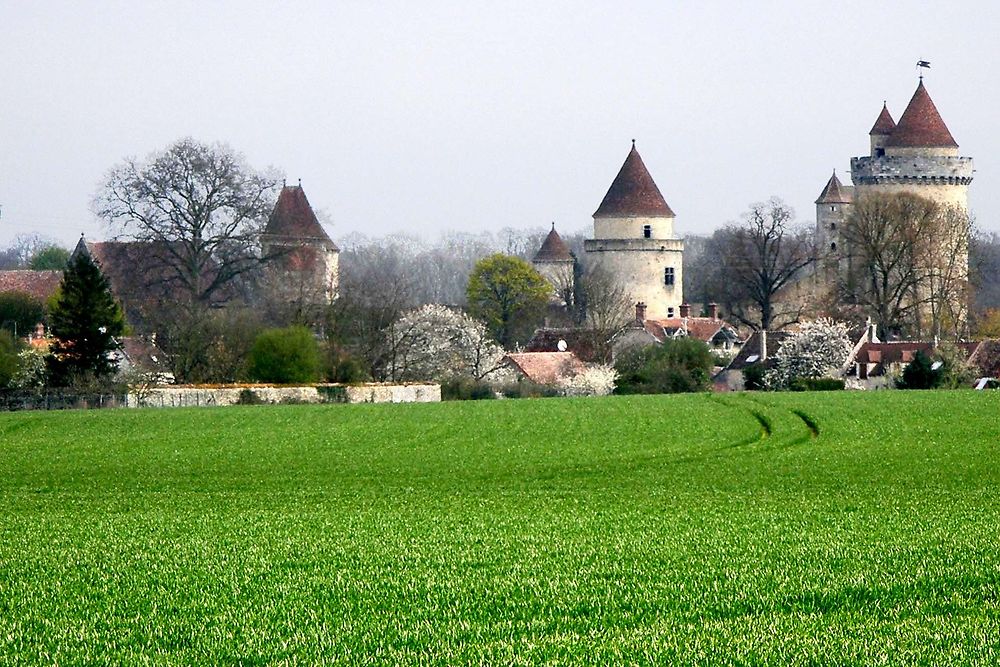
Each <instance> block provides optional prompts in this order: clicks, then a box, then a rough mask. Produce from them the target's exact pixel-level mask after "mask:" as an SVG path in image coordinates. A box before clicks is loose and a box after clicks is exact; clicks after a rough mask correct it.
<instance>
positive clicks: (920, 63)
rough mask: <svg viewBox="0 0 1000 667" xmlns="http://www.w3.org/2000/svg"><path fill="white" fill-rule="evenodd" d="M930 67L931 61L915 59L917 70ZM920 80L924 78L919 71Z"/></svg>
mask: <svg viewBox="0 0 1000 667" xmlns="http://www.w3.org/2000/svg"><path fill="white" fill-rule="evenodd" d="M930 68H931V61H930V60H918V61H917V70H922V69H930ZM920 80H921V81H923V80H924V73H923V72H922V71H921V72H920Z"/></svg>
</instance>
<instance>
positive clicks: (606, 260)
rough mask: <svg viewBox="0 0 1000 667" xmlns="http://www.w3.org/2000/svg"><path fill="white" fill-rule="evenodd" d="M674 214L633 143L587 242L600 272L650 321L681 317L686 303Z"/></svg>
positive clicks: (681, 248) (681, 247)
mask: <svg viewBox="0 0 1000 667" xmlns="http://www.w3.org/2000/svg"><path fill="white" fill-rule="evenodd" d="M674 217H675V216H674V212H673V211H672V210H670V207H669V206H668V205H667V202H666V200H665V199H664V198H663V195H662V194H660V189H659V188H658V187H656V183H655V182H654V181H653V177H652V176H650V175H649V171H648V170H647V169H646V165H645V164H643V161H642V158H641V157H640V156H639V151H637V150H636V148H635V142H634V141H633V142H632V150H631V151H630V152H629V154H628V157H626V158H625V163H624V164H623V165H622V168H621V170H619V172H618V175H617V176H616V177H615V180H614V181H613V182H612V183H611V187H610V188H609V189H608V193H607V194H606V195H605V196H604V200H603V201H602V202H601V205H600V206H599V207H598V209H597V211H596V212H595V213H594V238H593V239H589V240H587V241H585V242H584V251H585V252H586V253H587V258H588V261H589V262H590V263H592V264H593V265H594V266H595V267H599V268H601V269H604V270H605V271H607V272H608V273H609V274H610V275H612V276H615V277H616V278H617V279H618V280H619V281H620V283H621V285H622V286H624V287H625V288H626V289H627V290H628V291H629V293H630V294H631V298H632V301H633V302H643V303H645V304H646V314H647V317H648V318H649V319H663V318H667V317H676V316H677V313H678V312H679V309H680V305H681V303H683V302H684V295H683V293H682V288H681V282H682V276H681V260H682V257H683V254H684V242H683V241H682V240H680V239H678V238H675V237H674Z"/></svg>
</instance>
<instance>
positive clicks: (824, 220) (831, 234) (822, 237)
mask: <svg viewBox="0 0 1000 667" xmlns="http://www.w3.org/2000/svg"><path fill="white" fill-rule="evenodd" d="M852 201H854V188H853V187H848V186H844V185H842V184H841V183H840V179H839V178H837V172H836V170H834V172H833V175H832V176H831V177H830V180H829V181H827V182H826V186H825V187H824V188H823V192H821V193H819V197H817V199H816V247H817V250H818V252H819V253H820V255H821V256H822V255H827V254H829V255H834V254H836V252H837V249H838V246H839V245H840V237H839V234H840V228H841V226H842V225H843V222H844V219H845V218H846V216H847V211H848V210H850V206H851V202H852Z"/></svg>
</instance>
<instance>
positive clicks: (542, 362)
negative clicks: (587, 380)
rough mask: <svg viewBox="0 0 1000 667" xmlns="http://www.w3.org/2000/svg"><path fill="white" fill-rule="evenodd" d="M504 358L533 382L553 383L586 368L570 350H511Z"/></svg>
mask: <svg viewBox="0 0 1000 667" xmlns="http://www.w3.org/2000/svg"><path fill="white" fill-rule="evenodd" d="M506 358H507V359H508V360H509V361H510V363H511V364H513V365H514V367H515V368H516V369H517V370H518V371H520V372H521V374H522V375H524V377H525V378H526V379H527V380H529V381H530V382H534V383H535V384H555V383H556V381H558V380H559V379H561V378H569V377H573V376H575V375H577V374H579V373H582V372H583V371H584V370H585V369H586V366H584V364H583V362H582V361H580V360H579V359H577V358H576V355H575V354H573V353H572V352H511V353H510V354H508V355H507V357H506Z"/></svg>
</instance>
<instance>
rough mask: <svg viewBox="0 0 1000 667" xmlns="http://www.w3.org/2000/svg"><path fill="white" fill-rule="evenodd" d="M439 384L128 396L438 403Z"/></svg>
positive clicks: (150, 400)
mask: <svg viewBox="0 0 1000 667" xmlns="http://www.w3.org/2000/svg"><path fill="white" fill-rule="evenodd" d="M440 400H441V385H438V384H362V385H331V384H321V385H315V386H306V387H276V386H270V385H244V386H237V387H215V386H211V387H199V386H188V387H154V388H152V389H148V390H146V391H143V392H133V393H130V394H129V395H128V401H127V405H128V407H130V408H138V407H152V408H183V407H197V406H216V405H239V404H258V403H270V404H281V403H436V402H438V401H440Z"/></svg>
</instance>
